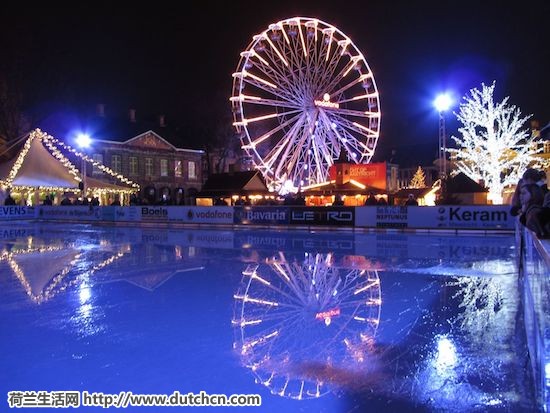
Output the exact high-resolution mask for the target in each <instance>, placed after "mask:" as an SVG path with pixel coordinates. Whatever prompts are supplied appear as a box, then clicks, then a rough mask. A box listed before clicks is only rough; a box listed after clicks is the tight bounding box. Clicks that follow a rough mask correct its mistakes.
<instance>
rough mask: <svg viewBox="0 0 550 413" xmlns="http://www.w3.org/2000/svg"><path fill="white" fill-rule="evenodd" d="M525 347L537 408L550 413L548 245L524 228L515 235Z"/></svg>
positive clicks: (549, 264)
mask: <svg viewBox="0 0 550 413" xmlns="http://www.w3.org/2000/svg"><path fill="white" fill-rule="evenodd" d="M516 235H517V242H518V245H519V251H520V253H519V257H518V258H519V260H518V266H519V275H520V285H521V286H522V297H523V300H522V301H523V310H524V311H523V313H524V322H525V332H526V335H527V346H528V350H529V357H530V360H531V368H532V373H533V378H534V381H535V392H536V397H537V404H538V405H539V406H540V408H541V411H546V412H548V411H550V242H546V241H541V240H539V239H537V238H536V236H535V235H534V234H533V233H532V232H531V231H529V230H527V229H525V228H524V227H521V228H518V229H517V231H516Z"/></svg>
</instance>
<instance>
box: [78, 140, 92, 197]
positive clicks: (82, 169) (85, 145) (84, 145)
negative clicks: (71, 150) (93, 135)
mask: <svg viewBox="0 0 550 413" xmlns="http://www.w3.org/2000/svg"><path fill="white" fill-rule="evenodd" d="M91 143H92V140H91V139H90V135H88V134H86V133H79V134H78V135H77V137H76V144H77V145H78V146H79V147H80V149H82V150H83V151H84V150H85V149H86V148H88V147H89V146H90V145H91ZM80 173H81V174H82V202H84V198H85V197H86V160H85V159H84V156H82V158H81V164H80Z"/></svg>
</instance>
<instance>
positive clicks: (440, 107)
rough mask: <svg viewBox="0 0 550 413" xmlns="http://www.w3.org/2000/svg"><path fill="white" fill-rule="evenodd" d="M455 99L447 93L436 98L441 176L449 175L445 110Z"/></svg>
mask: <svg viewBox="0 0 550 413" xmlns="http://www.w3.org/2000/svg"><path fill="white" fill-rule="evenodd" d="M452 103H453V100H452V99H451V97H450V96H449V95H448V94H447V93H443V94H440V95H438V96H437V97H436V98H435V100H434V106H435V109H436V110H437V111H438V112H439V177H440V178H445V177H446V176H447V154H446V152H447V137H446V133H445V112H446V111H447V110H449V108H450V107H451V105H452Z"/></svg>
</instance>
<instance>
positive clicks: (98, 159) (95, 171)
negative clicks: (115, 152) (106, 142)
mask: <svg viewBox="0 0 550 413" xmlns="http://www.w3.org/2000/svg"><path fill="white" fill-rule="evenodd" d="M92 159H93V160H94V161H95V162H97V163H99V164H101V165H103V155H102V154H100V153H94V154H93V155H92ZM92 173H93V174H94V175H98V174H101V173H103V171H102V170H101V169H99V168H98V167H97V165H94V168H93V170H92Z"/></svg>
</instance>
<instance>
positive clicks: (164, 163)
mask: <svg viewBox="0 0 550 413" xmlns="http://www.w3.org/2000/svg"><path fill="white" fill-rule="evenodd" d="M160 176H168V160H167V159H161V160H160Z"/></svg>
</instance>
